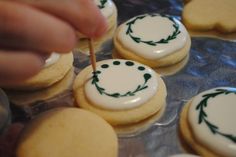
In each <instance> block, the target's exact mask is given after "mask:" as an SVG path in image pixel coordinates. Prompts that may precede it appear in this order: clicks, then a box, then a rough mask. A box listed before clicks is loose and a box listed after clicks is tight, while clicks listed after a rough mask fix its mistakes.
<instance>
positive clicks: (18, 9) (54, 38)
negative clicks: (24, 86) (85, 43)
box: [0, 0, 107, 85]
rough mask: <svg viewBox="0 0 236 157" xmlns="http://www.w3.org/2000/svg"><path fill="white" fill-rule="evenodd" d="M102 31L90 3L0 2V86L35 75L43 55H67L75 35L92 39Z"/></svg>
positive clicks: (103, 27)
mask: <svg viewBox="0 0 236 157" xmlns="http://www.w3.org/2000/svg"><path fill="white" fill-rule="evenodd" d="M106 28H107V24H106V21H105V19H104V17H103V16H102V15H101V13H100V11H99V9H98V8H97V6H96V5H95V4H94V2H93V1H92V0H39V1H38V0H36V1H22V0H14V1H0V85H7V84H14V83H17V82H20V81H22V80H24V79H27V78H29V77H31V76H33V75H35V74H36V73H38V72H39V71H40V69H41V68H42V66H43V64H44V60H45V56H47V53H51V52H53V51H56V52H59V53H63V52H69V51H71V50H72V49H73V48H74V47H75V44H76V42H77V38H76V32H77V31H79V32H81V33H82V34H84V35H86V36H88V37H91V38H96V37H99V36H101V35H102V34H104V33H105V32H106Z"/></svg>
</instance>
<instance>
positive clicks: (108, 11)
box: [95, 0, 115, 18]
mask: <svg viewBox="0 0 236 157" xmlns="http://www.w3.org/2000/svg"><path fill="white" fill-rule="evenodd" d="M95 3H96V5H97V6H98V7H99V9H100V10H101V12H102V14H103V16H105V17H106V18H108V17H110V16H111V15H112V14H113V11H114V7H115V6H114V3H113V2H112V1H111V0H95Z"/></svg>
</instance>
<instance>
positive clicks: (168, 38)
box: [113, 14, 191, 68]
mask: <svg viewBox="0 0 236 157" xmlns="http://www.w3.org/2000/svg"><path fill="white" fill-rule="evenodd" d="M113 42H114V47H115V52H117V53H118V54H119V56H121V57H122V58H125V59H130V60H135V61H138V62H140V63H143V64H146V65H148V66H150V67H155V68H157V67H165V66H170V65H173V64H176V63H178V62H180V61H181V60H183V59H184V58H185V57H186V56H187V54H188V53H189V49H190V46H191V39H190V36H189V34H188V32H187V31H186V29H185V27H184V26H183V25H182V24H181V23H180V22H179V21H178V20H177V19H175V18H172V17H170V16H166V15H159V14H144V15H138V16H136V17H133V18H132V19H130V20H128V21H127V22H125V23H123V24H122V25H120V26H119V27H118V29H117V31H116V33H115V36H114V38H113Z"/></svg>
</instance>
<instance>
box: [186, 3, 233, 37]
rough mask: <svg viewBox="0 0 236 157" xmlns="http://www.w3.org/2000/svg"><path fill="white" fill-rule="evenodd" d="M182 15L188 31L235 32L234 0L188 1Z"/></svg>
mask: <svg viewBox="0 0 236 157" xmlns="http://www.w3.org/2000/svg"><path fill="white" fill-rule="evenodd" d="M186 2H188V3H187V4H186V5H185V6H184V10H183V13H182V17H183V22H184V24H185V26H186V27H187V28H188V29H190V30H195V31H211V30H215V31H219V32H222V33H232V32H236V18H235V15H236V9H235V8H236V0H224V1H223V0H188V1H186Z"/></svg>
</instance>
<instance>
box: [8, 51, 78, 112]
mask: <svg viewBox="0 0 236 157" xmlns="http://www.w3.org/2000/svg"><path fill="white" fill-rule="evenodd" d="M73 60H74V58H73V54H72V53H69V54H63V55H61V54H57V53H52V54H51V55H50V56H49V57H48V59H47V60H46V61H45V65H44V67H43V69H42V70H41V71H40V72H39V73H38V74H37V75H35V76H33V77H32V78H30V79H28V80H26V81H24V82H22V83H20V84H18V85H14V86H12V87H7V88H5V89H4V90H5V92H6V93H7V95H8V97H9V100H10V102H11V103H13V104H14V105H16V106H19V107H23V108H24V107H30V108H31V107H32V106H33V105H34V104H35V103H37V102H42V101H46V100H49V99H53V98H55V97H56V96H59V95H62V94H64V93H65V92H68V91H69V90H71V86H72V83H73V80H74V68H73V65H72V64H73ZM27 111H28V109H27ZM29 112H30V110H29Z"/></svg>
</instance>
